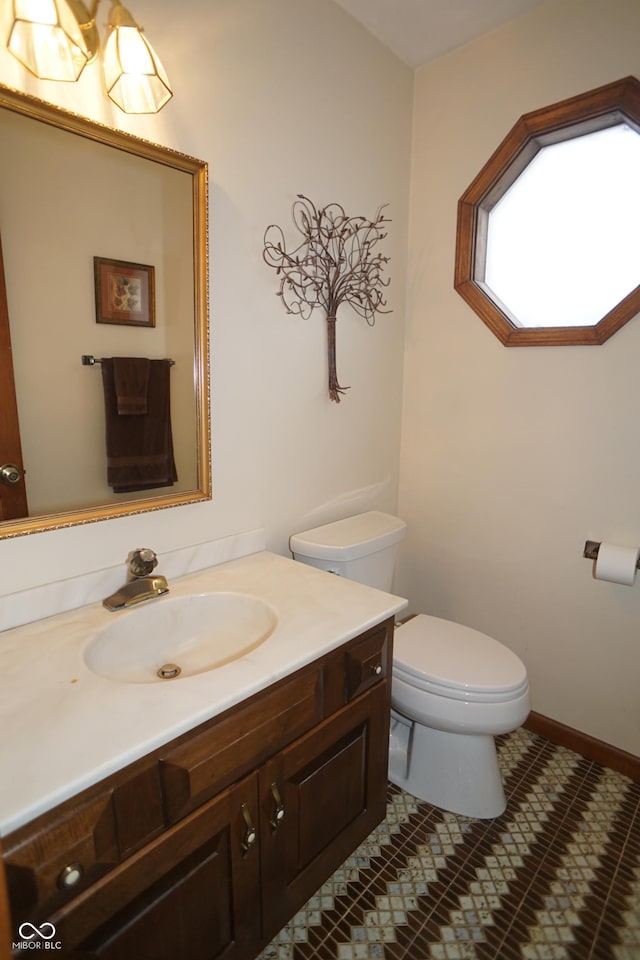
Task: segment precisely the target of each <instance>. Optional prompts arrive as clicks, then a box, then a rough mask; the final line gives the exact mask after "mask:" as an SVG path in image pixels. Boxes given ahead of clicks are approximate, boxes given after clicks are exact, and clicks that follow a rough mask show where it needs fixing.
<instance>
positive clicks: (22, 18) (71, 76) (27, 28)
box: [7, 0, 91, 81]
mask: <svg viewBox="0 0 640 960" xmlns="http://www.w3.org/2000/svg"><path fill="white" fill-rule="evenodd" d="M13 15H14V21H13V26H12V28H11V33H10V35H9V40H8V42H7V48H8V49H9V50H10V52H11V53H12V54H13V55H14V57H16V58H17V59H18V60H19V61H20V62H21V63H22V64H23V66H25V67H26V68H27V70H29V71H30V72H31V73H33V74H34V75H35V76H36V77H39V78H40V79H41V80H68V81H73V80H77V79H78V77H79V76H80V74H81V73H82V70H83V69H84V66H85V64H86V63H88V61H89V60H90V58H91V54H90V53H89V51H88V50H87V47H86V44H85V41H84V39H83V36H82V33H81V30H80V27H79V25H78V21H77V20H76V18H75V17H74V15H73V13H72V12H71V10H70V9H69V6H68V4H67V2H66V0H13Z"/></svg>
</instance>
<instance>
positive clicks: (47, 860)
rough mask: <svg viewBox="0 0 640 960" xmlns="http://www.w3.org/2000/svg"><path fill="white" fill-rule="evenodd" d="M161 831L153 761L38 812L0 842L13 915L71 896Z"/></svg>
mask: <svg viewBox="0 0 640 960" xmlns="http://www.w3.org/2000/svg"><path fill="white" fill-rule="evenodd" d="M163 830H164V811H163V807H162V790H161V785H160V776H159V773H158V765H157V763H156V762H151V763H146V764H142V765H138V767H137V769H136V770H135V773H129V775H125V776H121V777H120V778H118V777H115V778H113V779H112V781H111V784H110V786H109V788H108V789H104V787H103V788H102V790H100V788H99V787H98V788H97V789H96V788H94V789H92V790H90V791H87V792H86V793H85V794H84V795H82V799H78V798H76V799H75V800H73V801H68V802H66V803H63V804H61V805H60V806H59V807H56V808H54V809H53V810H51V811H50V812H49V813H46V814H43V815H42V816H41V817H38V818H37V819H36V820H34V821H32V822H31V823H29V824H27V825H26V826H25V827H21V828H20V829H18V830H16V831H15V832H14V833H12V834H10V835H9V836H8V837H7V838H6V840H5V842H4V844H3V846H4V862H5V866H6V870H7V877H8V880H9V890H10V899H11V906H12V911H13V913H14V916H20V915H21V914H22V913H23V912H24V911H25V910H31V909H32V908H34V907H37V908H38V909H40V908H43V907H45V906H46V907H47V908H49V909H50V908H53V907H54V906H55V905H57V904H59V903H63V902H65V901H66V900H68V899H69V898H70V897H73V896H76V895H77V893H78V892H79V891H81V890H83V889H84V888H85V887H87V886H89V885H90V884H92V883H93V882H94V881H96V880H97V879H98V878H99V877H102V876H103V875H104V874H105V873H107V872H108V871H109V870H111V869H112V868H113V867H114V866H115V865H116V864H117V863H119V862H120V861H121V860H125V859H126V858H127V857H130V856H131V855H132V854H133V853H135V852H136V850H139V849H140V848H141V847H143V846H144V845H145V844H146V843H149V841H150V840H152V839H154V837H156V836H158V834H160V833H161V832H162V831H163Z"/></svg>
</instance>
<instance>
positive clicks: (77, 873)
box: [58, 863, 84, 890]
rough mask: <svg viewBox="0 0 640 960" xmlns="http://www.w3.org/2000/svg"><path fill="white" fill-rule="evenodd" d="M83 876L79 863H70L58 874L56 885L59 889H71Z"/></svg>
mask: <svg viewBox="0 0 640 960" xmlns="http://www.w3.org/2000/svg"><path fill="white" fill-rule="evenodd" d="M83 876H84V869H83V866H82V864H81V863H70V864H68V865H67V866H66V867H65V868H64V870H62V871H61V872H60V874H59V876H58V887H59V889H60V890H73V888H74V887H76V886H77V885H78V884H79V883H80V881H81V880H82V878H83Z"/></svg>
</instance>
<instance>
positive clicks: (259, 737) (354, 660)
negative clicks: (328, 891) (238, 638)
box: [4, 621, 393, 960]
mask: <svg viewBox="0 0 640 960" xmlns="http://www.w3.org/2000/svg"><path fill="white" fill-rule="evenodd" d="M392 635H393V623H392V621H387V622H386V623H384V624H382V625H380V626H378V627H375V628H373V629H372V630H369V631H367V632H366V633H365V634H363V635H362V636H360V637H357V638H355V639H354V640H352V641H349V642H348V643H346V644H344V645H343V646H342V647H339V648H338V649H336V650H334V651H332V652H331V653H329V654H327V655H326V656H324V657H322V658H320V659H319V660H316V661H314V662H313V663H312V664H309V665H308V666H307V667H304V668H302V669H301V670H299V671H297V672H296V673H294V674H292V675H291V676H290V677H286V678H284V679H283V680H281V681H279V682H278V683H276V684H274V685H272V686H270V687H268V688H267V689H265V690H263V691H261V692H260V693H258V694H256V695H255V696H253V697H251V698H250V699H249V700H246V701H244V702H242V703H241V704H238V705H237V706H236V707H233V708H232V709H230V710H228V711H227V712H226V713H224V714H222V715H221V716H219V717H216V718H214V719H212V720H210V721H208V722H206V723H204V724H202V725H201V726H199V727H197V728H195V729H194V730H192V731H191V732H190V733H189V734H186V735H184V736H182V737H180V738H178V739H177V740H174V741H172V742H171V743H169V744H167V745H166V746H165V747H163V748H161V749H159V750H157V751H155V752H154V753H153V754H151V755H149V756H147V757H145V758H144V759H143V760H140V761H137V762H135V763H133V764H131V765H130V766H129V767H127V768H125V769H124V770H121V771H120V772H119V773H118V774H115V775H113V776H112V777H109V778H107V779H106V780H104V781H102V782H101V783H99V784H96V785H95V786H94V787H92V788H90V789H89V790H86V791H84V792H83V793H82V794H81V795H79V796H78V797H75V798H73V799H72V800H70V801H67V802H65V803H64V804H62V805H61V806H60V807H57V808H56V809H54V810H52V811H49V812H48V813H46V814H44V815H43V816H41V817H39V818H38V819H37V820H35V821H32V822H31V823H29V824H27V825H25V826H24V827H21V828H20V829H18V830H16V831H15V832H14V833H13V834H11V835H9V836H8V837H6V838H5V841H4V862H5V867H6V872H7V881H8V887H9V900H10V906H11V912H12V922H13V927H14V931H13V936H14V938H16V937H17V932H16V931H17V930H18V927H19V925H20V924H21V923H22V922H25V921H28V922H30V923H33V924H34V925H36V926H38V925H41V924H42V923H44V922H48V923H51V924H53V925H54V927H55V930H56V934H55V937H56V942H57V943H59V944H60V949H59V950H58V951H57V955H58V956H63V957H69V958H73V960H82V958H85V960H88V958H95V960H98V958H101V960H103V958H104V960H250V958H253V957H255V956H256V955H257V954H258V953H259V952H260V950H261V949H262V947H263V946H264V945H265V944H266V943H268V942H269V940H270V939H271V938H272V937H273V936H275V934H276V933H277V932H278V930H279V929H280V928H281V927H282V926H283V925H284V924H285V923H286V922H287V921H288V920H289V919H290V918H291V917H292V916H293V914H294V913H295V912H296V911H297V910H298V909H299V908H300V907H301V906H302V905H303V904H304V903H305V902H306V900H307V899H308V898H309V897H310V896H311V895H312V894H313V893H314V892H315V891H316V890H317V889H318V887H320V886H321V884H322V883H323V882H324V881H325V880H326V879H327V878H328V877H329V876H330V875H331V873H332V872H333V871H334V870H335V869H336V868H337V867H338V866H339V865H340V864H341V863H342V862H343V861H344V860H345V859H346V858H347V857H348V855H349V854H350V853H351V852H352V851H353V850H354V849H355V848H356V847H357V846H358V844H359V843H360V842H361V841H362V840H363V839H364V838H365V837H366V836H367V835H368V833H370V831H371V830H372V829H373V828H374V827H375V826H376V824H378V823H379V822H380V820H381V819H382V818H383V817H384V813H385V798H386V781H387V753H388V729H389V705H390V677H391V648H392ZM16 955H17V956H20V955H22V954H21V953H20V952H19V951H16Z"/></svg>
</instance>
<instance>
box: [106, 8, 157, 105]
mask: <svg viewBox="0 0 640 960" xmlns="http://www.w3.org/2000/svg"><path fill="white" fill-rule="evenodd" d="M102 60H103V68H104V79H105V85H106V88H107V94H108V96H109V98H110V99H111V100H113V102H114V103H115V104H117V106H119V107H120V109H121V110H124V112H125V113H157V112H158V111H159V110H161V109H162V107H164V105H165V103H167V101H169V100H170V99H171V97H172V96H173V91H172V90H171V87H170V86H169V79H168V77H167V74H166V73H165V70H164V67H163V66H162V63H161V62H160V59H159V57H158V55H157V54H156V52H155V51H154V49H153V47H152V46H151V44H150V43H149V41H148V40H147V39H146V37H145V36H143V34H142V32H141V30H140V28H139V27H138V26H137V24H136V23H135V21H134V20H133V18H132V17H131V15H130V14H129V13H128V12H127V11H126V10H125V9H124V8H123V7H121V6H120V5H117V6H115V7H114V9H113V10H112V13H111V22H110V24H109V35H108V37H107V42H106V44H105V47H104V52H103V55H102Z"/></svg>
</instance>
